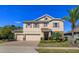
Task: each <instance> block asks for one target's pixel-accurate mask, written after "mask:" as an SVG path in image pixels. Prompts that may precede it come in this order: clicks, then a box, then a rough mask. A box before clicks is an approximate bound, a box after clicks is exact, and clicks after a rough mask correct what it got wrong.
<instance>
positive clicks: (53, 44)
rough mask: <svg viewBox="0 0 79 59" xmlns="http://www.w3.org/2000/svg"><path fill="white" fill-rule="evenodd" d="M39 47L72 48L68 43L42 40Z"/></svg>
mask: <svg viewBox="0 0 79 59" xmlns="http://www.w3.org/2000/svg"><path fill="white" fill-rule="evenodd" d="M38 46H39V47H69V46H71V45H70V44H69V42H68V41H63V42H62V41H61V42H57V41H53V40H41V41H40V43H39V44H38Z"/></svg>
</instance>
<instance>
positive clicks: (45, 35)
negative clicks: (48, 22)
mask: <svg viewBox="0 0 79 59" xmlns="http://www.w3.org/2000/svg"><path fill="white" fill-rule="evenodd" d="M48 36H49V32H44V40H48Z"/></svg>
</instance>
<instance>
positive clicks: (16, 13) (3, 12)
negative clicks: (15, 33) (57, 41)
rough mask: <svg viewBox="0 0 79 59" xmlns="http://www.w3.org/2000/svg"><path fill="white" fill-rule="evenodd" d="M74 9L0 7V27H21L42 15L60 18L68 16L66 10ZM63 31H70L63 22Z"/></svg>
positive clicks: (29, 6) (26, 6) (60, 7)
mask: <svg viewBox="0 0 79 59" xmlns="http://www.w3.org/2000/svg"><path fill="white" fill-rule="evenodd" d="M75 7H76V6H75V5H0V26H1V27H2V26H5V25H11V24H14V25H16V26H22V22H23V21H24V20H34V19H36V18H38V17H40V16H42V15H44V14H49V15H50V16H52V17H56V18H62V17H64V16H67V15H68V13H67V9H73V8H75ZM77 23H78V22H77ZM64 29H65V32H67V31H69V30H70V29H71V27H70V23H69V22H67V21H64Z"/></svg>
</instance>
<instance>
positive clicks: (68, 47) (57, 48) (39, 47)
mask: <svg viewBox="0 0 79 59" xmlns="http://www.w3.org/2000/svg"><path fill="white" fill-rule="evenodd" d="M38 48H41V49H77V50H78V49H79V47H37V48H36V49H38Z"/></svg>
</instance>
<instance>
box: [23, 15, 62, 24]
mask: <svg viewBox="0 0 79 59" xmlns="http://www.w3.org/2000/svg"><path fill="white" fill-rule="evenodd" d="M44 17H49V18H51V19H52V20H51V21H63V20H62V19H61V18H54V17H52V16H50V15H48V14H45V15H43V16H41V17H39V18H37V19H35V20H32V21H24V23H35V22H36V23H37V22H38V23H40V22H50V21H38V20H40V19H41V18H44Z"/></svg>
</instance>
